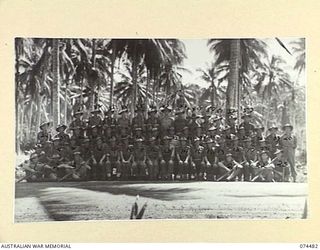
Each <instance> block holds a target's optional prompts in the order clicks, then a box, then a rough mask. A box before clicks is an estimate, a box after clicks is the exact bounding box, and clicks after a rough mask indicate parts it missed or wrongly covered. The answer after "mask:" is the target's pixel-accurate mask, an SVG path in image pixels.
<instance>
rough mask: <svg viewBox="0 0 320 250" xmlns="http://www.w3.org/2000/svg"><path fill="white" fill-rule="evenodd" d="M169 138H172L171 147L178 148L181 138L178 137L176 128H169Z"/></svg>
mask: <svg viewBox="0 0 320 250" xmlns="http://www.w3.org/2000/svg"><path fill="white" fill-rule="evenodd" d="M168 136H169V137H170V143H169V144H170V145H171V146H172V147H177V146H178V145H179V137H178V136H177V135H176V133H175V130H174V127H172V126H171V127H169V129H168Z"/></svg>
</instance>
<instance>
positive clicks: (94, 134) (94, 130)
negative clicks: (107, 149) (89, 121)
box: [89, 125, 100, 142]
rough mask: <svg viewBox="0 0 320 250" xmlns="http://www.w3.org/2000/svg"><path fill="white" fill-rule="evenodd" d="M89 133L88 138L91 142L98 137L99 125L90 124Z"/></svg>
mask: <svg viewBox="0 0 320 250" xmlns="http://www.w3.org/2000/svg"><path fill="white" fill-rule="evenodd" d="M90 131H91V133H90V134H89V138H90V140H91V142H94V141H95V140H96V139H97V138H100V133H99V127H98V126H97V125H92V126H91V127H90Z"/></svg>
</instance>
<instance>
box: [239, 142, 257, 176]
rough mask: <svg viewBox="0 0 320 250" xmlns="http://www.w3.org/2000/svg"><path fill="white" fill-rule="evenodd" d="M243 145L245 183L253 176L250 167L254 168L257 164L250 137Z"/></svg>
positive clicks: (255, 152)
mask: <svg viewBox="0 0 320 250" xmlns="http://www.w3.org/2000/svg"><path fill="white" fill-rule="evenodd" d="M243 144H244V148H243V161H244V164H243V175H244V180H245V181H250V180H251V177H252V176H253V175H254V174H253V170H252V167H255V166H256V165H257V163H258V156H257V150H256V149H255V148H254V146H253V145H252V143H251V138H250V137H246V138H245V139H244V140H243Z"/></svg>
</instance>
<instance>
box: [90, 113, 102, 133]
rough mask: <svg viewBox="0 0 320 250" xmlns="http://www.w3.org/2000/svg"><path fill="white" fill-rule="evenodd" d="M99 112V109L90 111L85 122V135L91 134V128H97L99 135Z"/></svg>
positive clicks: (100, 124)
mask: <svg viewBox="0 0 320 250" xmlns="http://www.w3.org/2000/svg"><path fill="white" fill-rule="evenodd" d="M100 113H101V111H100V109H95V110H92V111H91V116H90V117H89V120H88V124H87V136H89V137H90V136H91V133H92V128H97V130H98V134H99V135H101V131H100V128H101V127H102V119H101V117H100Z"/></svg>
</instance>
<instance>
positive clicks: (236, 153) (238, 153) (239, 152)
mask: <svg viewBox="0 0 320 250" xmlns="http://www.w3.org/2000/svg"><path fill="white" fill-rule="evenodd" d="M232 142H233V145H232V147H231V153H232V157H233V159H234V160H235V161H236V162H238V163H240V162H241V161H242V160H243V148H242V147H240V146H239V138H238V137H237V136H235V135H234V136H232Z"/></svg>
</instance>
